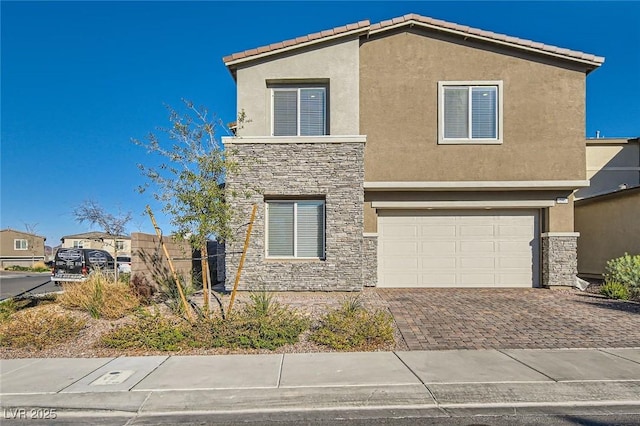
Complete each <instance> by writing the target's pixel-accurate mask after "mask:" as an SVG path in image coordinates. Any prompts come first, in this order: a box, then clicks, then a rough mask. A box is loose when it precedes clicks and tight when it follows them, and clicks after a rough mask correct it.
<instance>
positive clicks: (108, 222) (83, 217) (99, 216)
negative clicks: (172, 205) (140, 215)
mask: <svg viewBox="0 0 640 426" xmlns="http://www.w3.org/2000/svg"><path fill="white" fill-rule="evenodd" d="M73 216H74V217H75V219H76V221H77V222H78V223H81V224H82V223H85V222H87V223H89V224H90V225H92V226H98V227H99V228H100V229H102V230H103V231H104V232H105V233H106V234H108V235H109V236H110V237H111V239H112V240H113V254H114V258H115V261H114V263H113V268H114V274H115V277H116V279H117V277H118V260H117V259H118V245H117V243H116V239H117V237H118V236H120V235H124V233H125V227H126V225H127V223H128V222H129V221H130V220H131V212H125V213H123V212H120V211H119V212H118V214H117V215H114V214H111V213H108V212H107V211H106V210H105V209H104V208H103V207H102V206H100V205H99V204H98V203H97V202H95V201H93V200H85V201H83V202H82V204H80V205H79V206H78V207H76V208H75V209H74V210H73Z"/></svg>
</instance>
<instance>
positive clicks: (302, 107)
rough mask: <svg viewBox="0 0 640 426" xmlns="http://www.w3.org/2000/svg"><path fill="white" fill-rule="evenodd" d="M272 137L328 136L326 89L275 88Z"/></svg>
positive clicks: (273, 90)
mask: <svg viewBox="0 0 640 426" xmlns="http://www.w3.org/2000/svg"><path fill="white" fill-rule="evenodd" d="M272 92H273V120H272V122H273V132H272V133H273V136H322V135H326V134H327V123H326V122H327V120H326V116H327V111H326V110H327V108H326V88H324V87H304V88H303V87H299V88H289V87H287V88H273V89H272Z"/></svg>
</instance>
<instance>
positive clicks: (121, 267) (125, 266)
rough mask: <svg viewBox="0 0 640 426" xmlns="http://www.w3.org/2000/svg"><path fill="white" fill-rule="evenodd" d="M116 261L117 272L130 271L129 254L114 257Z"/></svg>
mask: <svg viewBox="0 0 640 426" xmlns="http://www.w3.org/2000/svg"><path fill="white" fill-rule="evenodd" d="M116 262H117V263H118V272H119V273H121V274H122V273H126V274H130V273H131V257H129V256H118V257H116Z"/></svg>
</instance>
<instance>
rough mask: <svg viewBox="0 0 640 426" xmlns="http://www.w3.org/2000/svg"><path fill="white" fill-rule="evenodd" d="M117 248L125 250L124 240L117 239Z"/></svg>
mask: <svg viewBox="0 0 640 426" xmlns="http://www.w3.org/2000/svg"><path fill="white" fill-rule="evenodd" d="M116 250H124V241H122V240H116Z"/></svg>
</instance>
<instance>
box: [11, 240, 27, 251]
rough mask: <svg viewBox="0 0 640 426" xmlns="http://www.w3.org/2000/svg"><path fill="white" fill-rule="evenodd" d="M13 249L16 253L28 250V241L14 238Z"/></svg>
mask: <svg viewBox="0 0 640 426" xmlns="http://www.w3.org/2000/svg"><path fill="white" fill-rule="evenodd" d="M23 243H24V244H23ZM18 245H20V246H19V247H18ZM13 248H14V249H15V250H16V251H22V250H29V240H26V239H24V238H15V239H14V240H13Z"/></svg>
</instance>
